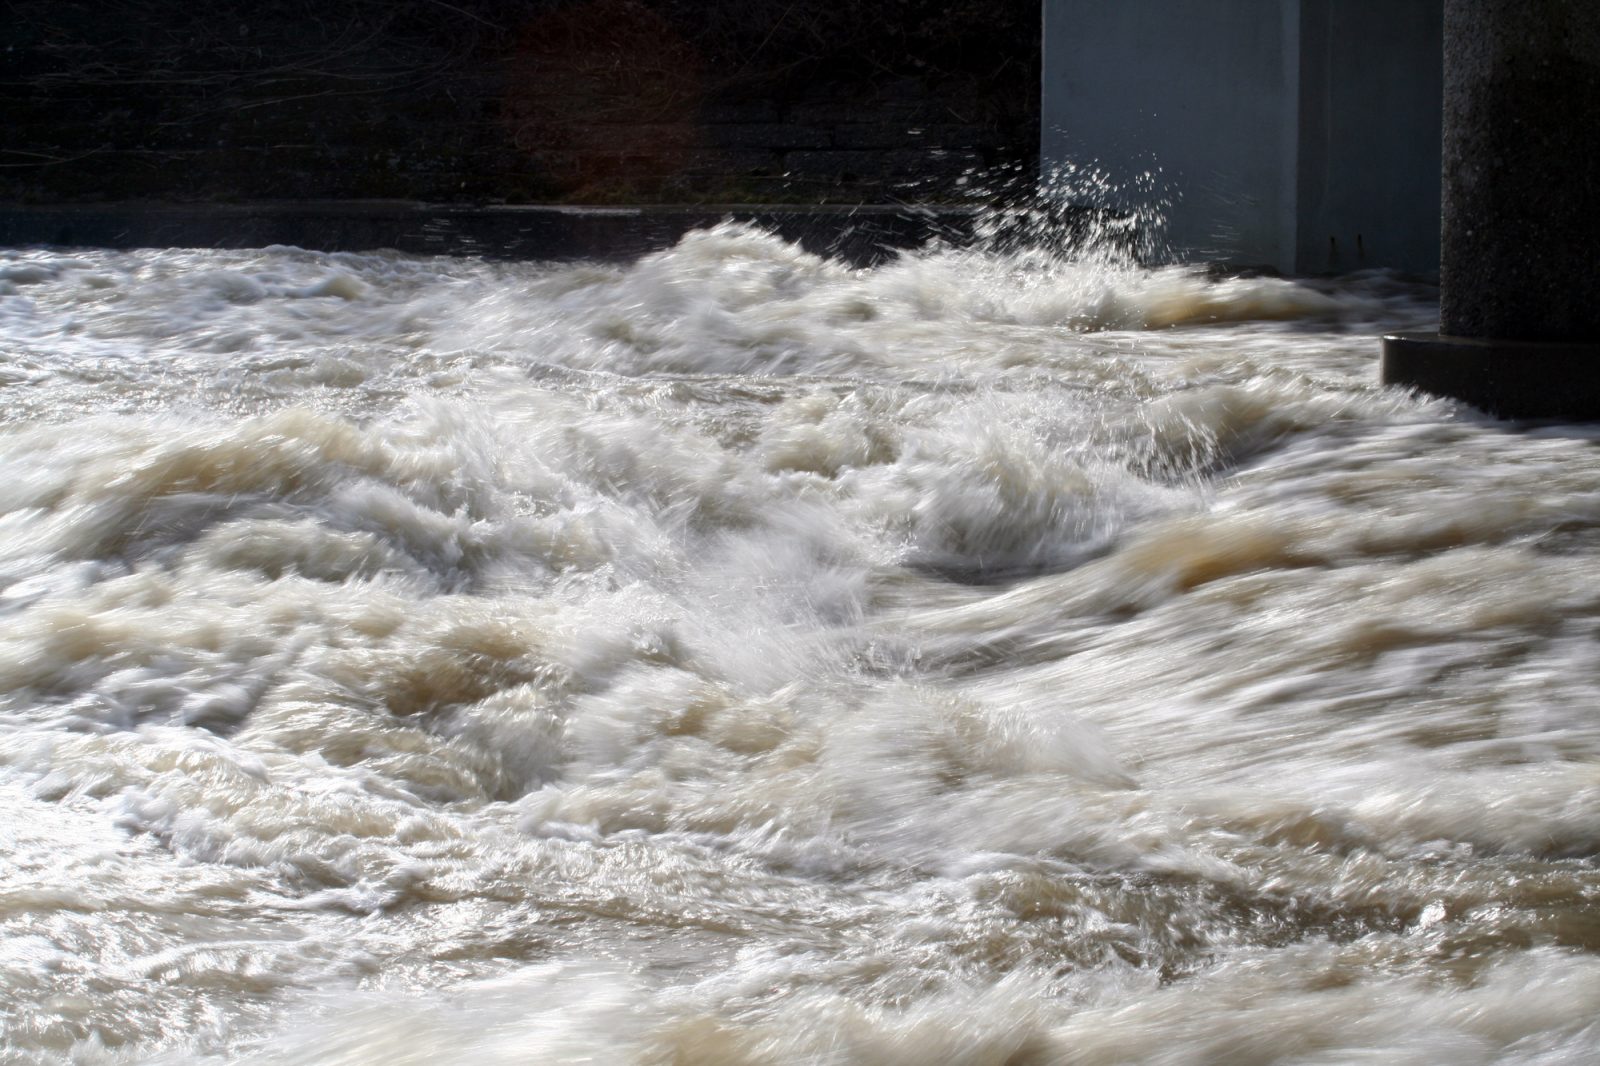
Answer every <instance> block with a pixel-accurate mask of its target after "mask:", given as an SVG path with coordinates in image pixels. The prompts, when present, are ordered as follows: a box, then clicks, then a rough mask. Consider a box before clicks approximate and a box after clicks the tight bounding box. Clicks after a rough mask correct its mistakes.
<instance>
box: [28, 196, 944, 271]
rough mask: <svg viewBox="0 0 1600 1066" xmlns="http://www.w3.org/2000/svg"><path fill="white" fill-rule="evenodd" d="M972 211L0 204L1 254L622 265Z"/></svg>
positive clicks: (894, 239) (938, 225) (889, 228)
mask: <svg viewBox="0 0 1600 1066" xmlns="http://www.w3.org/2000/svg"><path fill="white" fill-rule="evenodd" d="M975 215H976V210H975V209H974V208H964V207H922V206H916V205H912V206H905V207H901V206H878V205H871V206H859V207H855V206H834V205H819V206H812V207H795V206H789V205H771V206H762V205H729V206H719V205H706V206H700V205H682V206H680V205H661V206H653V205H652V206H634V207H576V206H566V205H527V206H524V205H491V206H483V207H478V206H472V205H459V204H426V203H416V202H413V201H406V200H332V201H305V202H260V203H245V204H171V203H144V202H130V203H107V204H64V205H42V206H41V205H27V204H0V245H7V246H12V247H15V246H19V245H30V244H48V245H57V246H68V247H93V248H171V247H189V248H260V247H262V246H264V245H269V244H291V245H296V246H298V247H301V248H311V249H315V250H317V251H325V252H358V251H372V250H374V249H379V248H393V249H395V250H397V251H402V252H412V253H416V254H421V255H483V256H490V257H494V258H505V259H538V260H573V259H605V260H626V259H632V258H635V257H637V256H639V255H643V254H646V253H648V252H653V251H657V250H659V249H662V248H667V247H670V246H671V245H673V244H674V243H676V242H677V241H678V239H679V238H681V237H682V236H683V235H684V234H685V233H687V232H689V231H690V230H692V229H701V228H704V227H707V226H713V225H716V224H717V223H718V222H721V221H724V220H727V219H732V220H735V221H740V222H751V223H754V224H756V225H759V226H762V227H764V228H766V229H769V230H771V231H773V232H775V233H777V234H778V235H779V236H781V237H783V238H784V239H785V240H790V241H795V242H797V243H799V244H800V245H801V246H802V247H804V248H806V249H807V250H808V251H811V252H815V253H817V254H819V255H830V256H834V257H837V258H841V259H845V260H847V261H850V262H854V263H857V264H861V265H868V264H871V263H875V262H878V261H880V260H882V259H884V258H886V257H888V256H890V255H892V254H893V253H894V251H895V250H897V249H905V248H916V247H919V246H921V245H923V244H925V243H927V242H928V241H929V240H930V239H932V238H934V237H943V238H946V239H950V240H962V239H965V238H966V237H967V236H969V235H970V234H971V232H972V224H973V219H974V217H975Z"/></svg>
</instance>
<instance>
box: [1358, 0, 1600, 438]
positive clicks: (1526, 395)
mask: <svg viewBox="0 0 1600 1066" xmlns="http://www.w3.org/2000/svg"><path fill="white" fill-rule="evenodd" d="M1444 72H1445V91H1444V159H1443V167H1444V175H1443V217H1442V238H1443V244H1442V250H1441V263H1440V334H1438V335H1422V334H1407V335H1401V336H1396V337H1386V338H1384V345H1383V367H1382V375H1383V380H1384V381H1385V382H1387V383H1394V384H1403V385H1413V386H1416V387H1418V388H1421V389H1423V390H1425V391H1427V392H1433V393H1438V394H1441V395H1446V396H1453V397H1456V398H1458V399H1462V400H1466V401H1467V402H1469V403H1472V404H1474V405H1475V406H1478V407H1482V408H1484V409H1485V410H1488V411H1490V412H1492V413H1494V414H1498V415H1502V416H1504V417H1514V418H1584V419H1592V418H1600V0H1446V3H1445V19H1444Z"/></svg>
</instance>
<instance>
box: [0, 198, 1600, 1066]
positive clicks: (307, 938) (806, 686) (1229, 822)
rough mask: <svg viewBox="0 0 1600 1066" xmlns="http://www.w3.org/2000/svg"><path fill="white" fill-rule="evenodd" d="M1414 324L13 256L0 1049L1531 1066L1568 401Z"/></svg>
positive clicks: (1120, 301)
mask: <svg viewBox="0 0 1600 1066" xmlns="http://www.w3.org/2000/svg"><path fill="white" fill-rule="evenodd" d="M1433 314H1434V310H1433V306H1432V304H1431V303H1430V294H1429V293H1428V292H1427V291H1426V290H1421V289H1417V288H1414V287H1408V286H1407V285H1406V284H1405V283H1403V282H1401V281H1399V280H1397V279H1394V278H1391V277H1387V276H1382V275H1369V276H1363V277H1357V278H1354V279H1347V280H1343V281H1339V282H1331V281H1330V282H1314V283H1313V282H1302V281H1294V280H1286V279H1278V278H1246V277H1232V278H1214V277H1210V276H1208V275H1206V274H1204V273H1201V272H1197V271H1194V270H1190V269H1186V268H1179V267H1164V268H1157V269H1143V268H1138V267H1133V266H1129V265H1126V264H1119V263H1116V262H1114V261H1110V260H1107V259H1105V258H1104V257H1101V258H1089V259H1083V258H1080V259H1072V258H1068V257H1063V256H1059V255H1049V254H1044V253H1041V252H1039V251H1036V250H1035V251H1012V252H997V251H981V250H953V249H938V248H934V249H928V250H925V251H923V252H920V253H917V254H912V255H907V256H904V257H902V258H900V259H898V260H895V261H892V262H889V263H886V264H884V265H881V266H879V267H876V268H872V269H857V268H852V267H850V266H847V265H845V264H842V263H839V262H836V261H832V260H828V259H825V258H820V257H817V256H814V255H811V254H810V253H808V252H806V251H804V250H802V249H800V248H798V247H796V246H793V245H789V244H786V243H784V242H782V241H781V240H779V239H777V238H775V237H773V236H771V235H768V234H764V233H762V232H760V231H758V230H754V229H751V228H747V227H737V226H723V227H718V228H715V229H712V230H709V231H703V232H699V233H695V234H691V235H690V236H688V237H686V238H685V239H684V240H683V241H681V242H680V243H679V244H678V245H676V246H674V247H673V248H670V249H667V250H664V251H662V252H659V253H657V254H655V255H651V256H647V257H644V258H643V259H641V260H639V261H638V262H635V263H632V264H628V265H623V266H597V265H593V264H582V265H576V266H552V265H539V264H506V263H491V262H486V261H480V260H472V259H460V260H443V259H424V258H413V257H407V256H401V255H394V254H373V255H323V254H319V253H313V252H306V251H302V250H299V249H288V248H273V249H261V250H253V251H240V252H217V251H195V250H165V251H145V252H129V253H113V252H101V251H79V252H74V253H72V254H70V255H69V254H66V253H63V252H59V251H52V250H31V251H15V252H7V253H5V255H4V259H3V261H0V394H3V397H4V400H5V403H4V405H3V407H0V464H3V469H4V472H5V476H4V478H0V707H3V712H4V713H3V715H0V808H3V810H4V812H5V814H6V818H5V819H4V824H5V825H6V826H7V827H9V828H7V829H6V830H5V834H6V836H5V840H4V844H5V846H4V848H3V849H0V855H3V856H4V859H3V861H4V863H5V877H4V878H3V880H0V929H3V932H4V935H3V936H0V980H3V981H4V983H5V987H6V988H7V989H8V992H9V994H8V996H6V997H4V1001H3V1002H0V1025H3V1029H4V1037H3V1040H4V1043H3V1047H4V1055H5V1057H6V1058H7V1061H16V1062H38V1063H58V1062H80V1063H99V1062H152V1061H157V1062H189V1061H196V1062H205V1061H230V1062H232V1061H246V1062H261V1063H292V1062H319V1063H328V1062H348V1063H357V1062H413V1061H414V1062H437V1061H441V1060H452V1061H454V1060H457V1059H462V1060H465V1059H472V1060H475V1061H484V1062H500V1061H505V1062H511V1061H519V1062H522V1061H530V1060H532V1061H541V1062H584V1061H591V1062H592V1061H606V1062H640V1063H655V1062H695V1063H718V1062H720V1063H756V1062H774V1061H782V1062H796V1063H804V1062H815V1063H901V1062H904V1063H922V1062H951V1063H1011V1064H1020V1063H1083V1064H1089V1063H1112V1062H1140V1063H1217V1064H1222V1063H1229V1064H1236V1063H1263V1064H1265V1063H1274V1064H1296V1066H1300V1064H1304V1066H1312V1064H1316V1066H1322V1064H1331V1063H1336V1062H1337V1063H1346V1062H1363V1061H1372V1062H1380V1061H1381V1062H1406V1063H1461V1062H1466V1063H1480V1062H1481V1063H1491V1062H1493V1063H1519V1064H1521V1063H1527V1064H1535V1063H1537V1064H1541V1066H1542V1064H1548V1063H1557V1062H1562V1063H1565V1062H1582V1061H1587V1060H1588V1059H1591V1058H1593V1057H1594V1055H1595V1053H1596V1051H1597V1050H1600V1048H1597V1046H1596V1045H1597V1034H1596V1030H1595V1027H1594V1018H1595V1016H1596V1013H1597V1008H1600V971H1597V969H1596V963H1595V952H1596V950H1597V949H1600V926H1597V925H1596V923H1595V918H1594V915H1595V914H1596V913H1597V910H1600V871H1597V867H1596V853H1597V849H1600V828H1597V827H1600V724H1597V721H1596V719H1595V717H1594V715H1593V714H1592V713H1590V712H1591V709H1592V708H1593V706H1594V705H1595V700H1596V697H1597V695H1600V670H1597V668H1596V666H1595V660H1594V656H1593V655H1592V649H1593V647H1594V641H1595V639H1596V637H1597V636H1600V594H1597V593H1596V592H1595V591H1594V590H1593V588H1592V587H1591V586H1592V585H1593V582H1592V581H1590V580H1588V578H1589V575H1590V574H1592V572H1593V571H1594V568H1595V562H1596V555H1597V552H1600V538H1597V536H1596V533H1595V530H1596V528H1597V526H1600V478H1597V477H1596V474H1595V467H1594V463H1593V461H1592V459H1593V449H1594V446H1595V436H1594V434H1593V432H1592V431H1589V430H1586V429H1583V428H1581V427H1549V428H1546V429H1543V430H1533V431H1529V430H1512V429H1508V428H1506V427H1502V426H1497V425H1495V424H1493V423H1489V422H1486V421H1484V420H1482V419H1479V418H1477V417H1476V416H1474V415H1472V414H1471V413H1470V412H1466V411H1463V410H1460V409H1458V408H1455V407H1453V406H1451V405H1448V404H1445V403H1442V402H1437V401H1428V400H1424V399H1421V398H1418V397H1414V396H1409V395H1406V394H1404V393H1401V392H1398V391H1393V390H1383V389H1380V388H1378V387H1377V386H1376V385H1374V384H1373V383H1372V382H1373V361H1374V345H1373V341H1372V337H1373V335H1374V334H1375V333H1376V332H1377V331H1378V330H1379V329H1384V328H1394V327H1401V326H1411V325H1419V324H1425V323H1426V322H1427V321H1428V319H1429V318H1430V316H1432V315H1433Z"/></svg>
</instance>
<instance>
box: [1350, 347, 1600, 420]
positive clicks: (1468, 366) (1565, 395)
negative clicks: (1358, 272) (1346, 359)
mask: <svg viewBox="0 0 1600 1066" xmlns="http://www.w3.org/2000/svg"><path fill="white" fill-rule="evenodd" d="M1378 374H1379V379H1380V380H1381V381H1382V382H1383V383H1384V384H1385V385H1409V386H1411V387H1412V388H1415V389H1420V390H1421V391H1423V392H1428V393H1433V394H1434V395H1436V396H1449V397H1451V398H1453V399H1457V400H1461V401H1463V402H1465V403H1469V404H1471V405H1472V406H1474V407H1479V408H1482V409H1483V410H1485V411H1487V412H1489V413H1490V414H1491V415H1494V416H1496V417H1498V418H1549V419H1568V420H1573V421H1595V420H1600V343H1585V344H1569V343H1562V342H1555V341H1515V340H1479V339H1478V338H1475V337H1451V336H1448V335H1445V334H1439V333H1395V334H1390V335H1389V336H1387V337H1384V338H1383V354H1382V357H1381V359H1380V361H1379V370H1378Z"/></svg>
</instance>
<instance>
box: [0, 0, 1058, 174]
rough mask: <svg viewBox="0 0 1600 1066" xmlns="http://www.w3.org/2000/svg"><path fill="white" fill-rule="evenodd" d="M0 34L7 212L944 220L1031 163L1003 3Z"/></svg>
mask: <svg viewBox="0 0 1600 1066" xmlns="http://www.w3.org/2000/svg"><path fill="white" fill-rule="evenodd" d="M6 24H7V34H6V36H7V53H6V63H5V71H4V73H3V74H0V109H3V111H4V114H5V115H6V125H7V131H6V137H5V138H4V145H3V147H0V200H9V201H12V202H24V203H64V202H80V203H83V202H97V201H112V200H119V201H126V200H137V199H163V200H180V201H249V200H301V199H336V198H404V199H407V200H424V201H434V202H465V203H502V202H504V203H532V202H558V203H630V202H637V203H648V202H682V203H711V202H714V203H753V202H772V203H797V204H798V203H818V202H838V203H855V202H866V203H872V202H879V203H892V202H899V201H904V200H931V201H935V202H939V201H945V202H949V201H952V200H959V199H961V198H962V197H963V196H964V195H965V193H966V191H967V190H968V188H969V187H970V186H971V185H972V184H973V183H974V182H973V179H972V178H971V175H973V174H975V173H980V174H983V175H984V177H983V179H982V181H983V182H984V183H987V184H990V185H992V184H993V182H994V180H996V179H995V177H994V175H996V174H1000V175H1004V174H1007V173H1015V174H1031V172H1032V169H1033V167H1034V166H1035V164H1036V160H1037V143H1038V53H1039V11H1038V5H1037V3H1034V2H1019V0H967V2H959V0H958V2H946V3H934V2H932V0H884V2H882V3H878V4H873V5H849V4H837V3H823V2H821V0H744V2H742V3H736V2H728V0H713V2H702V3H691V2H689V0H500V2H493V0H450V2H448V3H446V2H444V0H342V2H341V3H338V4H327V3H324V2H320V0H257V2H252V3H245V2H238V0H220V2H215V3H204V4H196V3H193V2H180V0H13V2H12V3H10V4H9V5H8V13H7V17H6Z"/></svg>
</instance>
